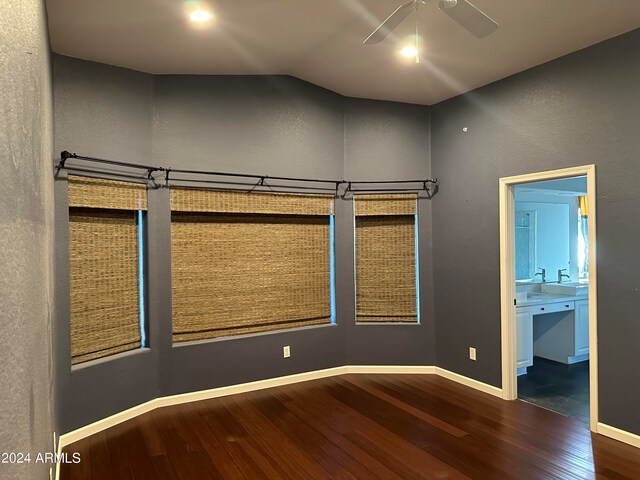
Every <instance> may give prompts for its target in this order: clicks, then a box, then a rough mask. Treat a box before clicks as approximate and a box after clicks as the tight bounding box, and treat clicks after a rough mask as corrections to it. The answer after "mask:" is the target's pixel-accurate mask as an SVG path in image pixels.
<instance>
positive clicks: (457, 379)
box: [436, 367, 502, 398]
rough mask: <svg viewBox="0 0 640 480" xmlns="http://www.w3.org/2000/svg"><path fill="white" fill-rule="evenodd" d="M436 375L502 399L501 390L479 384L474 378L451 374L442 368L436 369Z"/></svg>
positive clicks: (485, 384)
mask: <svg viewBox="0 0 640 480" xmlns="http://www.w3.org/2000/svg"><path fill="white" fill-rule="evenodd" d="M436 375H439V376H441V377H444V378H448V379H449V380H453V381H454V382H457V383H460V384H462V385H466V386H467V387H471V388H474V389H476V390H480V391H481V392H484V393H488V394H490V395H493V396H495V397H500V398H502V389H501V388H498V387H494V386H493V385H489V384H487V383H483V382H479V381H478V380H474V379H473V378H469V377H465V376H463V375H460V374H458V373H454V372H450V371H449V370H445V369H444V368H440V367H436Z"/></svg>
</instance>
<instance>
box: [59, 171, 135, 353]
mask: <svg viewBox="0 0 640 480" xmlns="http://www.w3.org/2000/svg"><path fill="white" fill-rule="evenodd" d="M146 208H147V189H146V185H142V184H134V183H129V182H118V181H111V180H101V179H95V178H88V177H78V176H69V250H70V252H69V253H70V273H71V278H70V291H71V361H72V364H77V363H81V362H85V361H88V360H93V359H96V358H101V357H106V356H109V355H113V354H115V353H120V352H124V351H127V350H133V349H135V348H140V346H141V333H140V323H139V322H140V306H139V279H138V268H139V264H138V262H139V258H138V223H137V220H136V216H137V210H146Z"/></svg>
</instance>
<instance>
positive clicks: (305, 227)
mask: <svg viewBox="0 0 640 480" xmlns="http://www.w3.org/2000/svg"><path fill="white" fill-rule="evenodd" d="M333 201H334V199H333V197H328V196H319V195H291V194H272V193H257V192H253V193H246V192H230V191H216V190H206V189H193V188H172V189H171V210H172V214H171V272H172V299H173V302H172V305H173V339H174V342H183V341H192V340H203V339H209V338H216V337H222V336H230V335H241V334H247V333H254V332H264V331H271V330H278V329H283V328H294V327H302V326H307V325H319V324H325V323H326V324H328V323H330V322H331V321H332V313H333V308H332V295H331V289H332V285H331V282H332V279H331V276H332V275H331V271H332V267H331V256H332V251H331V245H332V239H331V216H332V215H333Z"/></svg>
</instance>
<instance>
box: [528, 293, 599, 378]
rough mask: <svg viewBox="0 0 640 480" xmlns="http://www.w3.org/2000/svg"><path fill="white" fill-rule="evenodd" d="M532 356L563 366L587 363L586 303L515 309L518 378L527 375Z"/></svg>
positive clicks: (565, 302)
mask: <svg viewBox="0 0 640 480" xmlns="http://www.w3.org/2000/svg"><path fill="white" fill-rule="evenodd" d="M534 356H536V357H541V358H547V359H549V360H554V361H556V362H561V363H565V364H572V363H576V362H581V361H584V360H588V359H589V299H587V298H580V299H576V300H573V299H572V300H568V299H566V300H564V301H560V302H558V301H553V302H549V303H541V302H536V304H533V305H526V306H525V305H523V306H520V307H517V308H516V357H517V369H518V375H522V374H524V373H527V371H526V368H527V367H530V366H531V365H533V357H534Z"/></svg>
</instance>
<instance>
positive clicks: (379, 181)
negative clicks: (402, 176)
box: [348, 178, 438, 185]
mask: <svg viewBox="0 0 640 480" xmlns="http://www.w3.org/2000/svg"><path fill="white" fill-rule="evenodd" d="M437 182H438V179H437V178H427V179H424V180H372V181H369V182H367V181H359V182H351V181H350V182H348V183H350V184H351V185H367V184H374V183H378V184H380V183H382V184H385V183H422V184H425V183H437Z"/></svg>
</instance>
